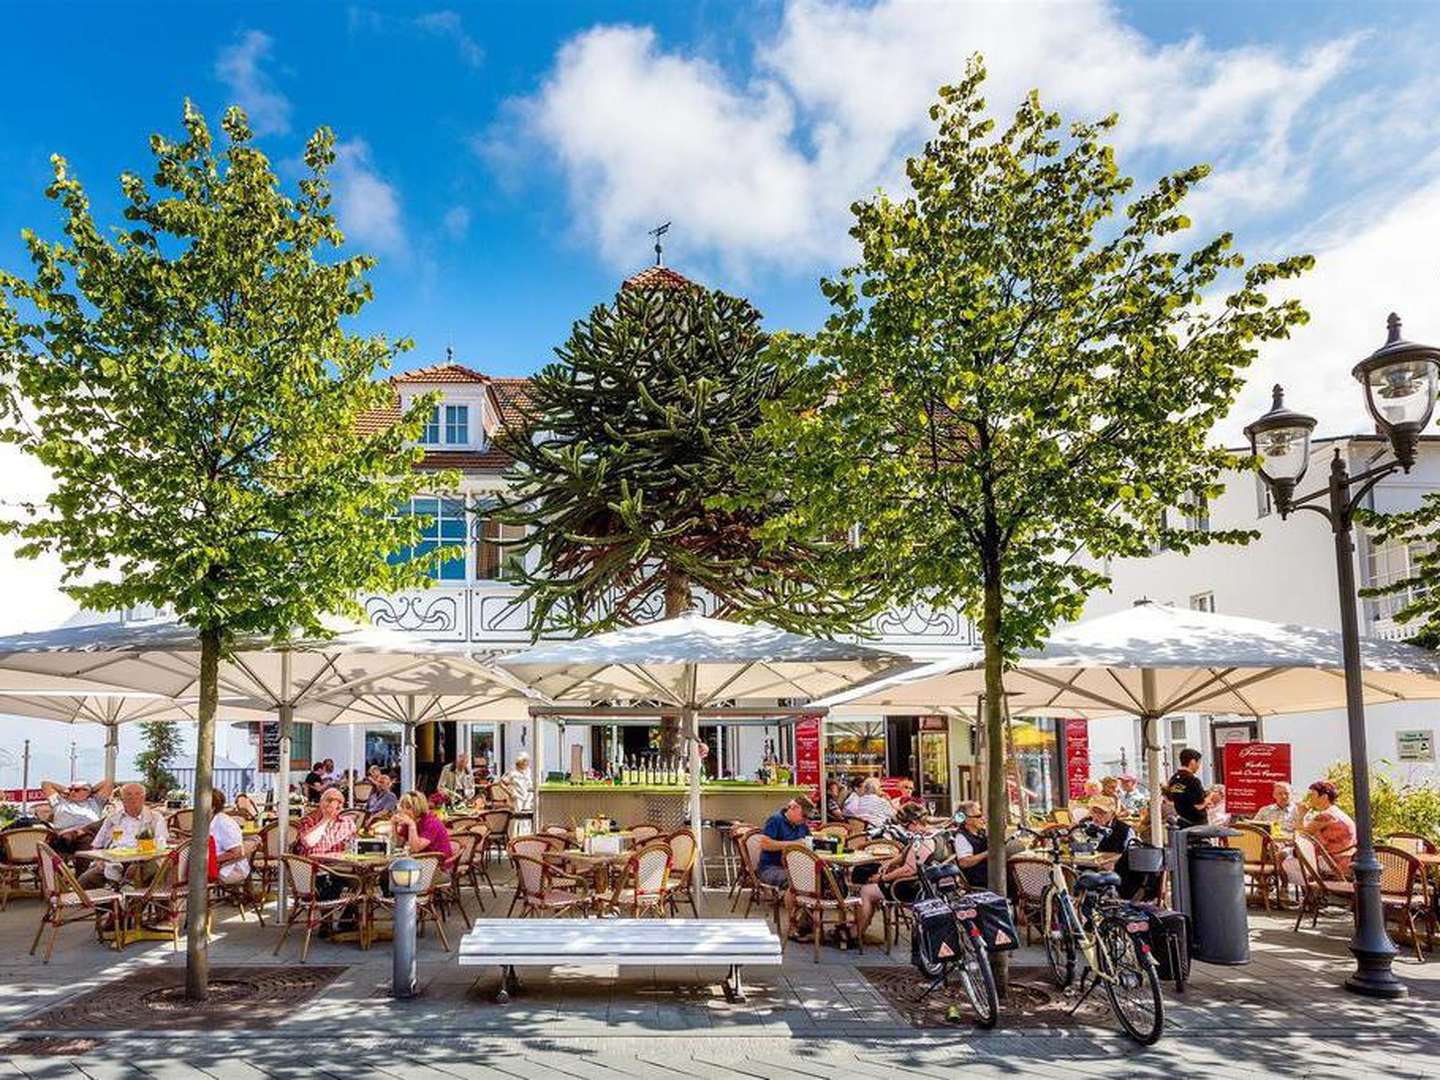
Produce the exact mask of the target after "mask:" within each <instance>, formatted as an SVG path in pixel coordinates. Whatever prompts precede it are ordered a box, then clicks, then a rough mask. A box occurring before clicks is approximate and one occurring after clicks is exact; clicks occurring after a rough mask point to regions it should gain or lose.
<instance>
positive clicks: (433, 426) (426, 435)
mask: <svg viewBox="0 0 1440 1080" xmlns="http://www.w3.org/2000/svg"><path fill="white" fill-rule="evenodd" d="M420 442H421V443H422V444H424V445H425V446H439V445H440V406H439V405H436V406H435V407H434V408H433V409H431V410H430V419H428V420H426V421H425V427H424V428H423V429H422V430H421V432H420Z"/></svg>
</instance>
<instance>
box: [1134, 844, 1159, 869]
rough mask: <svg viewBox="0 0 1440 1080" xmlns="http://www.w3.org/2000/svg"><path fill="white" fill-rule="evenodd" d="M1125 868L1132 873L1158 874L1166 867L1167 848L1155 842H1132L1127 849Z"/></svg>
mask: <svg viewBox="0 0 1440 1080" xmlns="http://www.w3.org/2000/svg"><path fill="white" fill-rule="evenodd" d="M1125 868H1126V869H1127V870H1129V871H1130V873H1132V874H1158V873H1160V871H1161V870H1164V869H1165V849H1164V848H1161V847H1156V846H1155V845H1154V844H1131V845H1130V846H1129V847H1127V848H1126V849H1125Z"/></svg>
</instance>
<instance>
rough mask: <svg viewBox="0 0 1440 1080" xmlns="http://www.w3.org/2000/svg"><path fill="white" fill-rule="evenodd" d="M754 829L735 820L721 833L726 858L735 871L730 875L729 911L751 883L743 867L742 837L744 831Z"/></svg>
mask: <svg viewBox="0 0 1440 1080" xmlns="http://www.w3.org/2000/svg"><path fill="white" fill-rule="evenodd" d="M754 830H755V826H754V825H750V824H747V823H745V822H743V821H737V822H735V823H734V824H732V825H731V826H730V828H729V829H727V830H726V831H725V833H724V834H723V842H724V843H725V844H728V845H729V854H728V856H727V858H728V859H729V860H731V861H733V862H734V864H735V873H734V874H733V875H731V877H730V910H731V911H734V910H735V906H736V905H737V904H738V903H739V902H740V894H741V893H742V892H743V891H744V890H745V889H747V888H749V887H750V885H751V884H752V883H753V879H752V878H751V877H750V876H749V875H748V874H747V873H746V869H745V852H744V839H745V834H746V833H749V832H753V831H754Z"/></svg>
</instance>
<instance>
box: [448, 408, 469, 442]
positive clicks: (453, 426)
mask: <svg viewBox="0 0 1440 1080" xmlns="http://www.w3.org/2000/svg"><path fill="white" fill-rule="evenodd" d="M445 441H446V442H447V443H449V444H450V445H452V446H453V445H463V444H464V443H468V442H469V441H470V406H469V405H446V406H445Z"/></svg>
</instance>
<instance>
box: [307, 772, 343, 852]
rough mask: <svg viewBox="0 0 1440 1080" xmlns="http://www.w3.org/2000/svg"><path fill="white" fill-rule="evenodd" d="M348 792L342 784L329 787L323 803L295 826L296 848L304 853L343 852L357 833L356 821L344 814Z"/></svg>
mask: <svg viewBox="0 0 1440 1080" xmlns="http://www.w3.org/2000/svg"><path fill="white" fill-rule="evenodd" d="M343 809H345V796H344V795H343V794H341V792H340V789H339V788H335V787H332V788H326V789H325V791H324V793H323V794H322V795H321V796H320V806H319V807H318V808H317V809H315V810H312V811H311V812H310V813H309V814H308V815H306V817H305V818H304V819H303V820H302V821H301V822H300V824H299V825H298V826H296V828H295V850H296V851H297V852H298V853H299V854H301V855H333V854H335V853H336V852H343V851H344V850H345V849H346V847H347V845H348V844H349V843H350V839H351V837H353V836H354V835H355V822H354V820H353V819H351V818H348V817H341V816H340V811H341V810H343Z"/></svg>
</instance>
